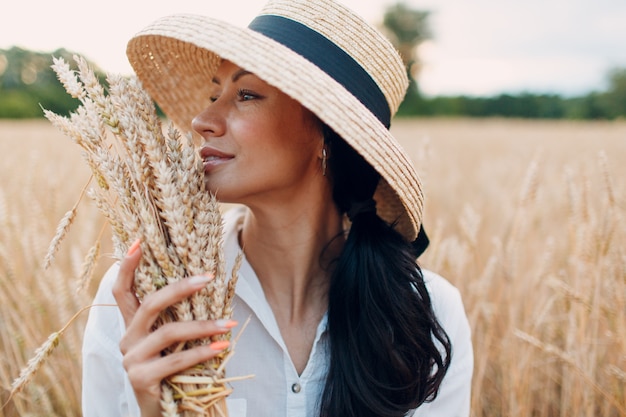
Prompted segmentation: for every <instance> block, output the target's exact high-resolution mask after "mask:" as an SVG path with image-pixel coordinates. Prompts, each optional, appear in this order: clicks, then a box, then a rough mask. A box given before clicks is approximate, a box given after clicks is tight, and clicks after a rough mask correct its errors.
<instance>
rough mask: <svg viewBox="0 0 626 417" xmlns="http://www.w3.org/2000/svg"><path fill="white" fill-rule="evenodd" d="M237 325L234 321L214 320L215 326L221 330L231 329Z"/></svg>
mask: <svg viewBox="0 0 626 417" xmlns="http://www.w3.org/2000/svg"><path fill="white" fill-rule="evenodd" d="M238 324H239V322H237V321H236V320H227V319H220V320H215V325H216V326H217V327H221V328H223V329H232V328H233V327H235V326H236V325H238Z"/></svg>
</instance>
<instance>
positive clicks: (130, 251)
mask: <svg viewBox="0 0 626 417" xmlns="http://www.w3.org/2000/svg"><path fill="white" fill-rule="evenodd" d="M140 244H141V239H137V240H135V242H134V243H133V244H132V245H130V248H128V252H126V256H132V255H133V254H134V253H135V252H137V249H139V245H140Z"/></svg>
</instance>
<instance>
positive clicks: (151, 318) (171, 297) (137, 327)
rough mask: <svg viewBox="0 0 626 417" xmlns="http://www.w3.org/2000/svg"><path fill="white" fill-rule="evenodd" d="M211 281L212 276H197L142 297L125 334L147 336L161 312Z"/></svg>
mask: <svg viewBox="0 0 626 417" xmlns="http://www.w3.org/2000/svg"><path fill="white" fill-rule="evenodd" d="M212 280H213V276H212V275H197V276H194V277H190V278H185V279H181V280H180V281H177V282H174V283H172V284H168V285H166V286H165V287H163V288H161V289H160V290H158V291H155V292H154V293H152V294H149V295H147V296H146V297H144V299H143V302H142V303H141V306H140V308H138V309H137V310H136V313H135V315H134V318H133V320H132V322H130V324H128V327H127V332H128V333H135V332H137V333H138V334H142V335H145V334H148V333H149V332H150V330H151V329H152V326H153V324H154V322H155V321H156V320H157V318H158V317H159V314H160V313H161V312H162V311H163V310H165V309H166V308H167V307H170V306H172V305H174V304H176V303H178V302H180V301H182V300H184V299H185V298H187V297H189V296H190V295H191V294H193V293H194V292H196V291H198V290H200V289H202V288H204V287H206V285H207V284H208V283H209V282H210V281H212Z"/></svg>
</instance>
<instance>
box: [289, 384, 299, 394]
mask: <svg viewBox="0 0 626 417" xmlns="http://www.w3.org/2000/svg"><path fill="white" fill-rule="evenodd" d="M301 389H302V387H301V386H300V384H298V383H297V382H296V383H295V384H293V385H292V386H291V391H292V392H293V393H294V394H297V393H299V392H300V390H301Z"/></svg>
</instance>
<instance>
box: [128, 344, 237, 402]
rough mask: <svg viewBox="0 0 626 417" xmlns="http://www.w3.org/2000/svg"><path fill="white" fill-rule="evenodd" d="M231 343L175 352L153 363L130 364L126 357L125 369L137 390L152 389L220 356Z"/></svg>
mask: <svg viewBox="0 0 626 417" xmlns="http://www.w3.org/2000/svg"><path fill="white" fill-rule="evenodd" d="M229 346H230V343H229V342H228V341H226V340H224V341H219V342H213V343H211V344H209V345H203V346H197V347H194V348H192V349H188V350H183V351H180V352H175V353H172V354H169V355H167V356H163V357H158V358H157V359H154V360H153V361H147V362H141V363H130V362H129V361H127V360H126V357H124V367H125V368H126V372H127V373H128V377H129V379H130V381H131V384H132V386H133V387H135V388H136V389H137V388H139V389H140V390H141V388H140V387H151V386H155V385H157V384H159V383H160V381H161V380H163V379H164V378H167V377H168V376H171V375H174V374H177V373H180V372H182V371H184V370H186V369H189V368H191V367H193V366H195V365H197V364H199V363H202V362H205V361H208V360H209V359H211V358H213V357H215V356H217V355H219V354H220V353H221V352H222V351H224V350H225V349H227V348H228V347H229Z"/></svg>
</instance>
